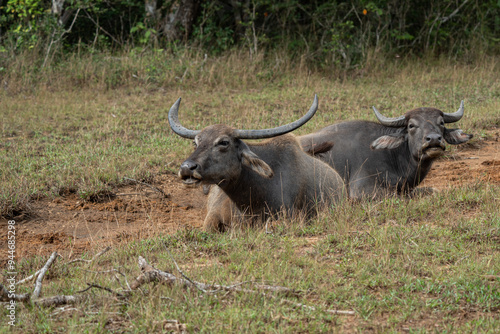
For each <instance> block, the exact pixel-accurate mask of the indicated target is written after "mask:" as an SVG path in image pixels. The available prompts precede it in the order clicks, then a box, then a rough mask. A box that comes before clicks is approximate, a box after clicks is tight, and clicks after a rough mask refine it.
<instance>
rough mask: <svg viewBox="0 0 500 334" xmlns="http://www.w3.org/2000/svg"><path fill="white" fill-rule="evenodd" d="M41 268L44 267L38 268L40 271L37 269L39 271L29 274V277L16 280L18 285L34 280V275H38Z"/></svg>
mask: <svg viewBox="0 0 500 334" xmlns="http://www.w3.org/2000/svg"><path fill="white" fill-rule="evenodd" d="M41 270H42V269H38V271H37V272H35V273H34V274H32V275H29V276H28V277H26V278H23V279H22V280H20V281H19V282H16V285H18V284H21V283H24V282H27V281H30V280H32V279H33V277H35V276H37V275H38V274H39V273H40V271H41Z"/></svg>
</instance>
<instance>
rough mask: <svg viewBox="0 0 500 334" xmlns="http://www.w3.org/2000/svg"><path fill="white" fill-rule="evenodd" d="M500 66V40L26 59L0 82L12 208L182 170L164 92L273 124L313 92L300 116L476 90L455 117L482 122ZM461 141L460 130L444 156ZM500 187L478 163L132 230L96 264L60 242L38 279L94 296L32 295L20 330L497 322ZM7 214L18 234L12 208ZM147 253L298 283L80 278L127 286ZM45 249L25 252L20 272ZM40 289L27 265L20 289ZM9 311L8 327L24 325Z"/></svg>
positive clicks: (494, 106)
mask: <svg viewBox="0 0 500 334" xmlns="http://www.w3.org/2000/svg"><path fill="white" fill-rule="evenodd" d="M75 57H76V56H75ZM76 60H78V61H76ZM16 66H17V67H16ZM27 66H28V65H27V64H26V63H19V64H15V66H14V69H16V70H17V71H23V70H25V69H26V68H27ZM23 73H24V72H23ZM498 73H500V59H498V58H485V59H484V60H483V61H482V62H478V63H474V64H461V63H452V62H450V61H444V60H428V61H425V60H421V61H411V62H406V63H405V62H402V63H390V64H387V65H384V64H383V63H374V65H373V67H372V68H370V67H369V66H368V67H367V68H366V69H364V70H359V71H358V72H355V73H349V74H348V75H343V74H342V73H332V72H327V71H325V72H311V71H309V70H308V69H307V68H306V67H305V66H304V65H303V64H301V63H293V62H290V61H285V60H283V61H281V60H280V58H279V57H276V60H275V61H272V62H269V61H267V62H265V61H264V60H261V61H258V60H255V59H254V60H253V61H250V60H245V57H243V56H242V55H241V54H238V53H235V54H230V55H229V56H226V57H221V58H218V59H208V60H204V58H203V57H202V56H201V55H197V54H192V55H185V56H184V57H177V56H174V55H165V54H161V55H157V54H154V55H150V56H148V57H146V56H145V57H144V58H141V57H139V56H133V55H130V56H124V57H116V58H113V57H100V58H98V59H91V58H84V59H69V60H68V62H67V63H65V64H62V65H60V67H59V68H58V67H56V66H54V69H53V70H50V71H47V72H45V73H43V75H42V74H40V77H35V76H34V75H32V76H30V75H29V74H27V72H26V74H25V75H19V74H18V75H15V73H14V70H12V72H10V73H9V74H8V75H6V76H5V78H4V79H3V80H2V81H3V83H2V84H3V85H4V88H3V90H2V91H0V100H1V104H2V113H1V118H0V121H1V127H0V128H1V140H0V189H1V193H0V209H1V211H0V215H1V216H4V217H5V218H6V219H11V218H15V217H18V216H20V215H25V216H28V217H29V215H30V214H31V211H30V210H31V205H30V203H33V202H34V201H37V200H39V199H40V198H47V197H48V198H55V197H58V196H66V195H68V194H73V193H76V194H77V195H78V196H79V198H81V199H82V200H84V201H92V200H95V199H96V198H99V197H100V196H104V195H105V194H109V193H113V192H115V191H116V189H117V188H118V187H119V186H120V185H121V184H124V183H126V182H127V181H126V178H134V179H140V180H144V181H147V180H148V179H149V178H151V177H152V175H154V174H156V173H162V172H165V171H176V170H177V168H178V166H179V164H180V162H181V161H182V160H183V158H185V157H186V156H187V154H188V153H189V152H190V151H191V143H190V141H189V140H185V139H182V138H179V137H177V136H176V135H175V134H173V133H172V131H171V130H170V129H169V126H168V121H167V112H168V109H169V108H170V106H171V105H172V103H173V102H175V100H176V99H177V98H178V97H182V99H183V100H182V103H181V108H180V119H181V121H182V122H183V124H184V125H186V126H188V127H191V128H196V129H201V128H203V127H205V126H207V125H210V124H214V123H225V124H228V125H232V126H235V127H240V128H263V127H269V126H277V125H281V124H284V123H287V122H289V121H292V120H295V119H297V118H299V117H300V116H301V114H302V113H303V112H305V111H306V110H307V109H308V108H309V106H310V105H311V103H312V100H313V96H314V94H315V93H316V94H318V97H319V101H320V108H319V111H318V113H317V115H316V116H315V117H314V118H313V119H312V120H311V121H310V122H309V123H307V124H306V125H305V126H303V127H302V128H300V129H299V130H297V131H296V133H297V134H304V133H307V132H311V131H313V130H316V129H319V128H321V127H323V126H326V125H328V124H331V123H334V122H338V121H341V120H350V119H367V120H374V116H373V114H372V111H371V106H372V105H375V106H377V108H378V109H379V110H381V111H382V112H384V114H387V115H389V116H390V115H393V116H396V115H399V114H402V113H404V112H405V111H407V110H409V109H413V108H415V107H419V106H432V107H437V108H439V109H441V110H443V111H446V112H453V111H455V110H456V109H457V108H458V106H459V104H460V101H461V100H465V116H464V118H463V119H462V120H461V121H460V122H459V123H458V126H459V127H460V128H461V129H463V130H464V131H465V132H467V133H473V134H474V135H475V139H474V140H480V139H485V138H487V137H488V136H489V134H490V133H491V132H492V131H496V130H498V128H499V126H500V79H499V76H498ZM456 150H457V148H456V147H450V150H448V151H447V152H448V153H447V157H448V158H453V155H454V152H455V151H456ZM496 158H497V160H500V159H499V157H496ZM499 200H500V186H499V185H498V184H493V183H488V182H484V181H481V180H477V181H476V182H470V183H468V184H467V185H464V186H462V187H455V188H449V189H446V190H442V191H440V192H438V193H435V194H433V195H430V196H423V197H416V198H411V199H410V198H399V197H394V198H388V199H386V200H374V201H368V200H367V201H361V202H356V203H353V202H350V201H346V202H344V203H342V204H339V205H338V206H336V207H332V208H330V210H329V211H328V212H322V213H321V214H320V215H319V216H318V217H317V218H316V219H314V220H312V221H310V222H302V221H289V220H277V221H275V222H273V223H272V224H271V225H272V226H270V227H269V229H268V231H267V232H269V231H270V232H272V233H266V229H264V228H254V229H242V230H235V231H232V232H229V233H226V234H206V233H204V232H201V231H199V230H197V229H192V228H185V229H182V230H179V231H178V232H176V233H175V234H173V235H167V234H160V235H158V236H156V237H154V238H151V239H142V240H134V241H131V242H129V243H128V244H122V245H120V246H117V247H114V248H113V249H111V251H109V252H107V253H106V254H104V255H102V256H101V257H99V258H98V259H96V260H95V261H93V262H92V263H89V264H87V263H84V262H78V263H72V264H68V261H66V260H64V259H56V261H55V263H54V264H53V265H52V266H51V268H50V270H49V272H48V274H47V276H46V277H45V281H44V283H43V292H42V296H44V297H48V296H53V295H82V296H84V298H83V300H81V301H79V302H78V303H76V304H74V305H70V306H58V307H38V306H34V305H24V306H21V305H20V304H18V308H17V313H16V317H17V320H18V323H17V326H16V327H15V328H14V331H17V332H22V333H30V332H32V333H39V332H47V333H57V332H61V333H66V332H69V333H73V332H92V333H94V332H102V333H108V332H118V333H136V332H137V333H144V332H162V331H166V332H176V331H183V330H185V331H187V332H207V333H214V332H228V333H234V332H265V333H268V332H286V333H296V332H360V333H365V332H377V333H378V332H383V333H387V332H388V333H392V332H410V333H425V332H438V333H470V332H488V333H495V332H498V328H500V313H499V312H500V212H499V210H498V206H499V204H500V203H499ZM5 222H6V220H5ZM0 226H1V227H2V232H1V233H0V235H1V236H2V237H4V236H6V234H7V232H6V231H7V230H6V229H7V227H6V226H7V224H6V223H5V224H4V223H3V221H2V225H0ZM167 249H168V251H167ZM99 251H100V249H95V250H93V251H90V252H89V253H88V254H87V255H85V258H86V259H91V258H92V257H93V256H94V255H95V254H96V253H97V252H99ZM139 256H143V257H144V258H146V260H147V261H149V263H151V264H153V265H154V266H155V267H156V268H158V269H161V270H165V271H168V272H171V273H173V274H174V275H176V276H177V277H181V274H180V273H179V272H178V271H177V270H176V266H175V263H174V260H175V261H176V262H177V264H178V265H179V266H180V268H181V270H182V271H183V273H184V274H186V276H188V277H189V278H191V279H192V280H195V281H199V282H204V283H207V284H214V283H215V284H223V285H231V284H235V283H243V285H242V287H245V288H248V289H254V290H257V284H268V285H273V286H284V287H288V288H290V289H293V290H294V292H293V293H290V292H288V293H286V294H283V293H276V292H275V293H271V292H265V293H262V291H260V290H259V291H258V292H228V291H218V292H202V291H200V290H198V289H195V288H185V287H182V286H181V285H174V286H169V285H162V284H156V283H155V284H153V283H150V284H147V285H143V286H142V287H141V288H140V289H138V290H135V291H133V292H131V293H128V294H127V295H126V296H125V297H123V296H118V295H117V294H116V293H113V292H109V291H105V290H103V289H98V288H94V289H91V290H89V291H86V292H84V293H77V292H78V291H79V290H83V289H85V288H86V287H87V284H88V283H89V284H97V285H99V286H101V287H107V288H110V289H112V290H113V291H114V292H121V293H124V292H123V291H124V290H128V288H127V284H128V283H131V282H132V281H133V280H134V279H135V278H136V277H137V276H139V274H140V273H141V271H140V269H139V267H138V265H137V259H138V257H139ZM2 260H3V259H2ZM46 261H47V257H26V258H23V259H18V262H17V272H18V279H20V278H22V277H26V276H28V275H30V274H33V273H34V272H35V271H37V270H38V269H40V268H41V267H42V266H43V265H44V264H45V262H46ZM2 270H3V271H4V272H3V279H2V281H5V278H6V277H7V275H6V272H7V270H6V269H5V270H4V268H2ZM118 272H119V273H118ZM32 290H33V282H30V283H23V284H21V285H19V286H18V291H17V292H18V293H24V292H30V291H32ZM308 306H311V307H308ZM328 310H344V311H352V312H353V313H354V314H353V315H345V314H334V313H332V312H329V311H328ZM3 313H4V314H5V315H7V311H3ZM5 319H7V318H6V317H5V318H4V317H2V319H1V321H3V322H4V323H2V325H1V327H0V328H1V329H0V331H1V332H8V331H10V330H11V329H9V327H8V326H7V325H6V323H7V320H5ZM167 320H172V321H167ZM173 320H175V321H173ZM4 325H5V326H4Z"/></svg>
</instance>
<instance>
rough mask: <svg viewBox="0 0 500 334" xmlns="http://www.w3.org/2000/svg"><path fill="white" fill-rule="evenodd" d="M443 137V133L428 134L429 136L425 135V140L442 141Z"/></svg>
mask: <svg viewBox="0 0 500 334" xmlns="http://www.w3.org/2000/svg"><path fill="white" fill-rule="evenodd" d="M442 138H443V137H442V136H441V135H428V136H427V137H425V140H426V141H427V142H431V141H441V139H442Z"/></svg>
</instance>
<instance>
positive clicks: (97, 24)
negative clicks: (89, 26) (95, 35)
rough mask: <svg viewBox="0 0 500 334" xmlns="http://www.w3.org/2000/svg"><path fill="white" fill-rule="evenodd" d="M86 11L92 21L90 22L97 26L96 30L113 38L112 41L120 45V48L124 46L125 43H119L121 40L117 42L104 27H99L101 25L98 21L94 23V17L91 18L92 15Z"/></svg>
mask: <svg viewBox="0 0 500 334" xmlns="http://www.w3.org/2000/svg"><path fill="white" fill-rule="evenodd" d="M84 11H85V14H87V17H88V18H89V19H90V21H92V23H94V24H95V26H96V29H99V30H101V31H102V32H103V33H105V34H106V35H108V36H109V37H111V39H112V40H113V41H114V42H115V43H117V44H120V46H123V43H122V42H120V41H119V40H117V39H116V38H115V37H114V36H113V35H111V34H110V33H109V32H107V31H106V30H105V29H104V28H103V27H101V26H100V25H99V23H97V22H96V21H94V19H93V18H92V16H90V14H89V13H88V12H87V11H86V10H84Z"/></svg>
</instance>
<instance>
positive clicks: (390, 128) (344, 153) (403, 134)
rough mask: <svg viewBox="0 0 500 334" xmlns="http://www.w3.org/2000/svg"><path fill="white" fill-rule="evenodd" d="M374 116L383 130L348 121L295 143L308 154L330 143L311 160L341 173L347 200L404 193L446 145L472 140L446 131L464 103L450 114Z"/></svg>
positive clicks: (419, 111)
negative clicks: (318, 161) (327, 147)
mask: <svg viewBox="0 0 500 334" xmlns="http://www.w3.org/2000/svg"><path fill="white" fill-rule="evenodd" d="M374 111H375V113H376V115H377V118H378V119H379V121H380V122H382V123H384V124H386V125H384V124H380V123H374V122H369V121H349V122H343V123H339V124H334V125H330V126H328V127H326V128H324V129H322V130H319V131H318V132H315V133H312V134H309V135H305V136H301V137H299V138H298V139H299V141H300V143H301V145H302V147H303V148H304V150H305V151H307V152H311V153H313V154H315V153H314V152H312V151H313V149H312V148H313V147H314V146H317V145H320V144H321V143H324V142H331V143H333V145H332V146H331V148H330V149H329V150H328V151H326V152H325V151H322V152H320V153H318V154H315V155H316V156H317V157H319V158H320V159H321V160H322V161H325V162H326V163H328V164H329V165H330V166H332V167H333V168H334V169H335V170H336V171H337V172H338V173H339V174H340V176H341V177H342V178H343V179H344V182H345V184H346V186H347V189H348V192H349V195H350V197H351V198H360V197H373V196H376V195H387V194H394V193H408V192H410V191H411V190H413V189H414V188H415V187H416V186H418V185H419V184H420V182H422V180H423V179H424V178H425V176H426V175H427V173H428V172H429V171H430V169H431V166H432V163H433V162H434V161H435V160H436V158H438V157H439V156H441V155H442V154H443V152H444V151H445V142H447V143H449V144H453V145H457V144H461V143H465V142H467V141H468V140H469V139H471V138H472V135H468V134H465V133H463V132H462V130H460V129H451V130H450V129H447V128H446V127H445V123H451V122H456V121H458V120H459V119H460V118H461V117H462V115H463V102H462V105H461V107H460V109H459V110H458V111H457V112H455V113H451V114H446V113H443V112H442V111H440V110H438V109H434V108H417V109H414V110H412V111H409V112H407V113H406V114H405V115H404V116H401V117H398V118H394V119H390V118H386V117H384V116H382V115H381V114H380V113H378V111H377V110H376V109H375V108H374Z"/></svg>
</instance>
